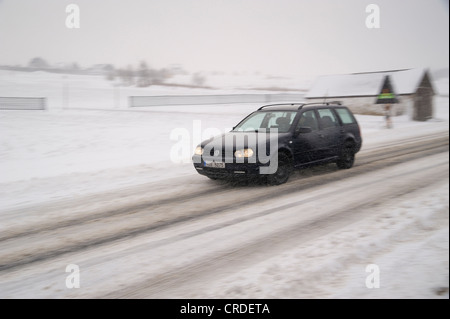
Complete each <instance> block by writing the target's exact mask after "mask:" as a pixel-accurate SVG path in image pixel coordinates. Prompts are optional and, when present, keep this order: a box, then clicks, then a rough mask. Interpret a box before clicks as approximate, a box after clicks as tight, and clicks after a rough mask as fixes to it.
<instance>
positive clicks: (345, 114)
mask: <svg viewBox="0 0 450 319" xmlns="http://www.w3.org/2000/svg"><path fill="white" fill-rule="evenodd" d="M336 112H337V114H338V115H339V117H340V118H341V121H342V124H354V123H355V118H354V117H353V115H352V114H351V113H350V111H349V110H347V109H336Z"/></svg>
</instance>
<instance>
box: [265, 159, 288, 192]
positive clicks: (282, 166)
mask: <svg viewBox="0 0 450 319" xmlns="http://www.w3.org/2000/svg"><path fill="white" fill-rule="evenodd" d="M291 173H292V161H291V158H290V157H289V156H288V155H286V154H285V153H278V167H277V170H276V172H275V173H273V174H271V175H269V176H268V177H267V182H268V183H269V184H270V185H281V184H284V183H286V182H287V181H288V179H289V176H290V175H291Z"/></svg>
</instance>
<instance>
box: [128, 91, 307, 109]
mask: <svg viewBox="0 0 450 319" xmlns="http://www.w3.org/2000/svg"><path fill="white" fill-rule="evenodd" d="M303 99H304V94H299V93H280V94H226V95H163V96H130V97H129V100H128V101H129V106H130V107H145V106H165V105H205V104H236V103H273V102H299V101H303Z"/></svg>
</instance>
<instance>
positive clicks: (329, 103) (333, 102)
mask: <svg viewBox="0 0 450 319" xmlns="http://www.w3.org/2000/svg"><path fill="white" fill-rule="evenodd" d="M281 105H291V106H294V105H298V110H301V109H302V107H304V106H308V105H342V103H341V101H331V102H311V103H276V104H267V105H263V106H261V107H260V108H259V109H258V111H260V110H262V109H264V108H265V107H270V106H281Z"/></svg>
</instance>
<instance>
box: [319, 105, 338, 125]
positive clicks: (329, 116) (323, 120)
mask: <svg viewBox="0 0 450 319" xmlns="http://www.w3.org/2000/svg"><path fill="white" fill-rule="evenodd" d="M317 111H318V112H319V121H320V125H321V127H322V129H325V128H329V127H335V126H338V125H339V122H338V120H337V118H336V116H335V115H334V113H333V111H332V110H331V109H320V110H317Z"/></svg>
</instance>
